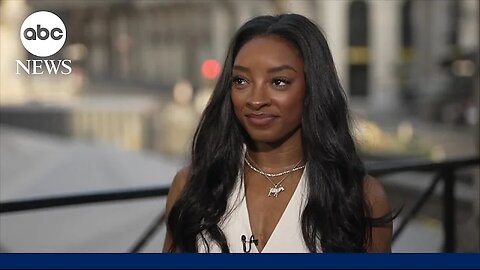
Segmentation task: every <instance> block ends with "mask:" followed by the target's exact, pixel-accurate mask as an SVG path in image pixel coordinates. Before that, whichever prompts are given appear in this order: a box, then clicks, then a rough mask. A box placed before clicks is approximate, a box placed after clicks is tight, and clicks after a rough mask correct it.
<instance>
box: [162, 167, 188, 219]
mask: <svg viewBox="0 0 480 270" xmlns="http://www.w3.org/2000/svg"><path fill="white" fill-rule="evenodd" d="M189 174H190V166H186V167H184V168H182V169H181V170H179V171H178V172H177V174H176V175H175V177H174V178H173V181H172V185H171V186H170V191H169V192H168V197H167V206H166V212H167V214H168V213H169V212H170V209H171V208H172V206H173V205H174V204H175V202H176V201H177V199H178V197H179V196H180V194H181V193H182V191H183V189H184V188H185V185H186V184H187V181H188V177H189Z"/></svg>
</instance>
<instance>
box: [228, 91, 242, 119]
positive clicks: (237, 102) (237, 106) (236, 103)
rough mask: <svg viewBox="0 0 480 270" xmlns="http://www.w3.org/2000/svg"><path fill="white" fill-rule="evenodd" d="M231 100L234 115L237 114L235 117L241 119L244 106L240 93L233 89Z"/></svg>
mask: <svg viewBox="0 0 480 270" xmlns="http://www.w3.org/2000/svg"><path fill="white" fill-rule="evenodd" d="M231 101H232V107H233V111H234V113H235V116H237V118H238V119H239V120H241V119H242V117H241V116H242V110H243V107H244V104H243V103H244V101H243V98H242V96H241V95H239V94H238V93H235V91H232V92H231Z"/></svg>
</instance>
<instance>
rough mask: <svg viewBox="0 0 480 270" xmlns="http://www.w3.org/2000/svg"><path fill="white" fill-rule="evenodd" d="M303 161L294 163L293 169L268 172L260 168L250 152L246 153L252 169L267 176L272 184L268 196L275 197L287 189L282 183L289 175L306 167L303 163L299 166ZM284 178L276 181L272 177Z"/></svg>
mask: <svg viewBox="0 0 480 270" xmlns="http://www.w3.org/2000/svg"><path fill="white" fill-rule="evenodd" d="M250 162H251V163H250ZM301 162H302V160H301V159H300V160H299V161H298V162H297V163H296V164H295V165H292V166H291V167H292V168H291V169H289V170H286V171H283V172H279V173H267V172H264V171H262V170H261V169H259V167H260V166H258V165H257V164H256V163H255V162H254V161H253V159H252V158H251V157H250V155H249V154H248V152H246V155H245V163H247V165H248V167H250V169H252V170H253V171H254V172H256V173H259V174H261V175H263V176H265V178H267V180H268V181H269V182H270V183H271V184H272V187H270V190H269V192H268V195H267V196H268V197H273V198H277V197H278V194H280V192H282V191H285V188H284V187H283V186H282V183H283V181H285V179H287V177H288V176H289V175H290V174H291V173H293V172H296V171H298V170H301V169H303V168H305V165H302V166H299V165H300V163H301ZM252 163H253V165H252ZM283 175H284V177H282V179H281V180H280V181H279V182H277V183H275V182H274V181H273V180H272V179H271V177H279V176H283Z"/></svg>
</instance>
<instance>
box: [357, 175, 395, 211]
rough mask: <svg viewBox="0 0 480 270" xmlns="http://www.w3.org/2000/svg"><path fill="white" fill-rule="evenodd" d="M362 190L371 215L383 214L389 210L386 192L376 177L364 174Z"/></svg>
mask: <svg viewBox="0 0 480 270" xmlns="http://www.w3.org/2000/svg"><path fill="white" fill-rule="evenodd" d="M363 191H364V193H365V201H366V203H367V205H368V206H369V207H370V211H371V215H372V217H374V218H375V217H379V216H383V215H385V214H387V213H389V212H390V206H389V203H388V197H387V193H386V192H385V189H384V188H383V185H382V183H381V182H380V181H378V179H376V178H374V177H373V176H370V175H367V176H365V178H364V180H363Z"/></svg>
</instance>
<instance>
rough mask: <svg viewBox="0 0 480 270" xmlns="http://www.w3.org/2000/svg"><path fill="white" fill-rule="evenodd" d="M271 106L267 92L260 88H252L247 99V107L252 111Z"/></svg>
mask: <svg viewBox="0 0 480 270" xmlns="http://www.w3.org/2000/svg"><path fill="white" fill-rule="evenodd" d="M270 104H271V99H270V96H269V95H268V90H267V89H264V88H263V87H261V86H258V87H253V88H252V91H250V95H249V96H248V98H247V106H248V107H249V108H250V109H252V110H259V109H261V108H263V107H265V106H268V105H270Z"/></svg>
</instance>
